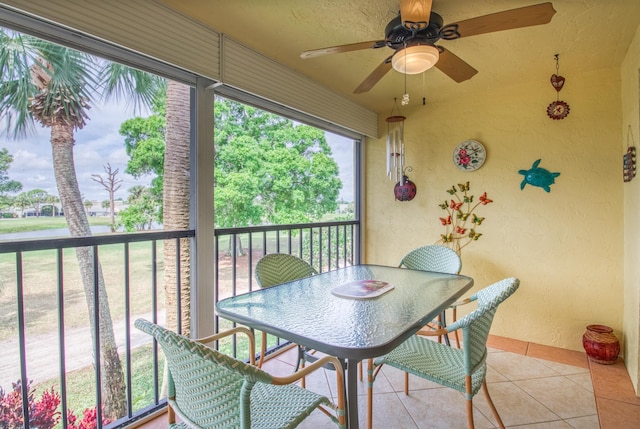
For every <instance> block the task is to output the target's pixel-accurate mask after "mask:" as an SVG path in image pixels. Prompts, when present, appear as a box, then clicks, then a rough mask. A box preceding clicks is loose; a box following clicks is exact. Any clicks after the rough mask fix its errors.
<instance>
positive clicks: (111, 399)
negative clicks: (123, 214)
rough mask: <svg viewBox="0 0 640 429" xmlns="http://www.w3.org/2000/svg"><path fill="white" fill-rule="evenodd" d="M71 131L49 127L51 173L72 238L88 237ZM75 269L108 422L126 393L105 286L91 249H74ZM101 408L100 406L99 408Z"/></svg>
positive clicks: (119, 412) (120, 411)
mask: <svg viewBox="0 0 640 429" xmlns="http://www.w3.org/2000/svg"><path fill="white" fill-rule="evenodd" d="M73 145H74V137H73V127H72V126H71V125H65V124H54V125H52V126H51V148H52V151H53V171H54V174H55V178H56V184H57V186H58V193H59V195H60V202H61V203H62V208H63V210H64V215H65V218H66V220H67V225H68V226H69V232H70V233H71V236H72V237H83V236H90V235H91V229H90V227H89V220H88V219H87V213H86V211H85V208H84V205H83V202H82V196H81V194H80V188H79V187H78V180H77V178H76V171H75V164H74V161H73ZM76 257H77V259H78V266H79V267H80V273H81V276H82V284H83V286H84V292H85V298H86V301H87V307H88V310H89V323H90V326H91V335H92V339H93V345H94V348H93V350H94V353H96V351H97V350H99V351H100V353H101V366H102V370H103V371H102V380H101V382H102V383H101V384H102V395H103V396H102V398H103V402H104V411H105V414H106V416H107V417H109V419H111V420H115V419H118V418H120V417H123V416H125V415H126V412H127V410H126V389H125V383H124V373H123V371H122V364H121V362H120V357H119V355H118V348H117V346H116V341H115V337H114V333H113V322H112V320H111V311H110V309H109V300H108V297H107V290H106V288H105V284H104V277H103V275H102V268H101V266H100V265H99V264H98V265H97V266H96V267H94V265H93V248H91V247H79V248H77V249H76ZM94 268H95V269H96V270H97V278H98V285H97V290H98V315H99V327H98V332H99V337H100V345H99V348H98V347H96V335H95V333H96V326H95V303H94V301H95V290H96V288H95V286H94V279H95V277H96V276H95V271H94ZM98 405H99V406H100V404H98Z"/></svg>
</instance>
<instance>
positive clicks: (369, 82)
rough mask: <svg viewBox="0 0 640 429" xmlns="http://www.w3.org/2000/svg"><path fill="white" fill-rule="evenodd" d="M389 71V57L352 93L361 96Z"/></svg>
mask: <svg viewBox="0 0 640 429" xmlns="http://www.w3.org/2000/svg"><path fill="white" fill-rule="evenodd" d="M392 56H393V55H392ZM389 70H391V57H389V58H387V59H386V60H384V61H383V62H382V63H380V65H379V66H378V67H376V69H375V70H374V71H373V72H372V73H371V74H370V75H369V76H367V78H366V79H365V80H363V81H362V83H361V84H360V86H358V87H357V88H356V89H355V91H353V93H354V94H362V93H363V92H367V91H369V90H370V89H371V88H373V87H374V86H375V84H376V83H378V81H379V80H380V79H382V77H383V76H384V75H385V74H387V72H388V71H389Z"/></svg>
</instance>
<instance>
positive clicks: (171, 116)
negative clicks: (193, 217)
mask: <svg viewBox="0 0 640 429" xmlns="http://www.w3.org/2000/svg"><path fill="white" fill-rule="evenodd" d="M190 91H191V90H190V88H189V86H187V85H183V84H181V83H178V82H173V81H168V82H167V106H166V109H167V110H166V115H167V117H166V123H167V125H166V126H167V130H166V137H165V141H166V147H165V152H164V184H163V197H162V199H163V207H162V210H163V221H162V223H163V225H164V228H165V229H168V230H177V229H189V226H190V225H189V221H190V219H189V208H190V204H189V170H190V162H189V149H190V140H191V139H190V132H191V123H190V111H191V109H190V107H191V106H190ZM190 259H191V249H190V240H189V239H181V240H180V273H179V276H180V277H179V280H180V297H181V302H180V303H181V314H180V321H181V327H182V329H181V331H182V333H183V334H184V335H187V336H188V335H189V331H190V329H191V317H190V314H191V309H190V304H191V283H190V281H191V267H190ZM177 281H178V277H177V272H176V243H175V241H173V240H170V241H169V240H167V241H165V242H164V284H165V302H166V311H167V313H166V314H167V326H168V327H169V328H170V329H176V328H177V326H178V323H177V322H178V319H177V318H178V314H177V306H176V304H177V292H178V291H177V289H176V286H177Z"/></svg>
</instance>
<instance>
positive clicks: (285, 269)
mask: <svg viewBox="0 0 640 429" xmlns="http://www.w3.org/2000/svg"><path fill="white" fill-rule="evenodd" d="M255 274H256V280H257V281H258V285H259V286H260V287H271V286H275V285H279V284H282V283H286V282H290V281H293V280H298V279H301V278H303V277H309V276H312V275H314V274H317V272H316V270H315V269H314V268H313V267H312V266H311V265H309V264H308V263H307V262H305V261H304V260H302V259H300V258H298V257H297V256H294V255H289V254H287V253H270V254H268V255H264V256H263V257H262V258H260V260H259V261H258V263H256V270H255Z"/></svg>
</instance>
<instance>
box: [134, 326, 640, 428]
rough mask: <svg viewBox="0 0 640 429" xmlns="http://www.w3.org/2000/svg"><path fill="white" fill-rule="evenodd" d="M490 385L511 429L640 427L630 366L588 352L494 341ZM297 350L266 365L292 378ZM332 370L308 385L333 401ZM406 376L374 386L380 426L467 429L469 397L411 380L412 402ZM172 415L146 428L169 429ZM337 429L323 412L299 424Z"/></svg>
mask: <svg viewBox="0 0 640 429" xmlns="http://www.w3.org/2000/svg"><path fill="white" fill-rule="evenodd" d="M489 345H490V353H489V357H488V360H487V364H488V367H489V369H488V373H487V382H488V387H489V391H490V392H491V396H492V398H493V401H494V403H495V405H496V408H497V409H498V412H499V413H500V415H501V417H502V420H503V422H504V424H505V425H506V427H507V428H531V429H533V428H536V429H542V428H545V429H546V428H549V429H571V428H578V429H591V428H604V429H609V428H611V429H626V428H640V398H638V397H636V396H635V393H634V391H633V388H632V385H631V381H630V380H629V376H628V374H627V372H626V369H625V367H624V364H623V362H622V361H620V360H619V361H618V362H616V363H615V364H614V365H599V364H595V363H590V362H589V361H588V360H587V358H586V355H585V354H584V353H580V352H575V351H568V350H562V349H557V348H553V347H546V346H540V345H536V344H532V343H526V342H522V341H514V340H510V339H505V338H501V337H494V336H492V337H491V339H490V342H489ZM294 361H295V352H294V351H293V350H290V351H287V352H285V353H282V354H280V355H279V356H276V357H275V358H273V359H271V360H269V361H268V362H266V363H265V369H266V370H267V371H269V372H271V373H273V374H274V375H288V374H290V373H291V371H292V368H293V364H294ZM333 374H334V373H333V372H332V371H324V373H322V372H319V373H317V374H316V375H314V376H312V377H309V378H308V379H307V388H309V389H311V390H314V391H317V392H319V393H322V394H325V395H327V396H331V395H332V393H333V392H335V379H334V378H333V377H334V375H333ZM403 380H404V376H403V373H402V372H400V371H398V370H396V369H394V368H390V367H383V370H382V372H381V374H380V375H379V376H378V379H377V380H376V382H375V384H374V417H373V422H374V423H373V427H374V428H384V429H395V428H412V429H413V428H438V429H440V428H446V429H449V428H466V427H467V425H466V412H465V401H464V397H463V396H462V395H461V394H459V393H458V392H455V391H453V390H452V389H447V388H443V387H440V386H439V385H437V384H434V383H431V382H428V381H425V380H421V379H418V378H416V377H411V385H410V389H411V390H410V392H409V396H406V395H405V394H404V391H403V383H404V381H403ZM358 392H359V393H360V396H359V412H360V427H362V428H364V427H366V422H365V420H366V382H361V383H360V385H359V386H358ZM165 419H166V416H164V415H163V416H160V417H158V418H156V419H155V420H153V421H151V422H148V423H146V424H144V425H143V426H144V427H143V429H156V428H166V420H165ZM474 419H475V423H476V428H478V429H485V428H495V427H497V426H496V425H495V421H494V419H493V416H492V415H491V412H490V410H489V407H488V405H487V403H486V401H485V399H484V394H483V393H482V391H481V392H480V393H478V395H476V397H475V398H474ZM299 427H300V428H303V429H321V428H335V426H334V425H333V424H332V423H331V421H330V420H329V419H328V418H327V417H326V416H324V415H323V414H322V413H320V412H315V413H314V414H312V415H311V416H310V417H309V418H308V419H307V420H305V421H304V422H303V424H302V425H300V426H299Z"/></svg>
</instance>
